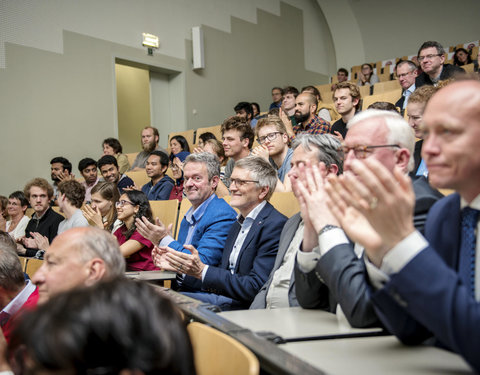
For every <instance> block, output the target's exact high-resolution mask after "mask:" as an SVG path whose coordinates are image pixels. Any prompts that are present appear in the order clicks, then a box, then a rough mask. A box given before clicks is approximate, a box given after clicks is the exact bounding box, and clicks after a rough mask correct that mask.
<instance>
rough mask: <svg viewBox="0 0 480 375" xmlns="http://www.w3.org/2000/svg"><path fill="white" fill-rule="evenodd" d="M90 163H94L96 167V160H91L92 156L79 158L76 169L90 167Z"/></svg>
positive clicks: (80, 169) (81, 169)
mask: <svg viewBox="0 0 480 375" xmlns="http://www.w3.org/2000/svg"><path fill="white" fill-rule="evenodd" d="M91 165H94V166H95V168H96V167H97V162H96V161H95V160H93V159H92V158H85V159H82V160H80V162H79V163H78V170H79V171H80V172H83V170H84V169H85V168H88V167H90V166H91Z"/></svg>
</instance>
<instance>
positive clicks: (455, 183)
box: [337, 80, 480, 371]
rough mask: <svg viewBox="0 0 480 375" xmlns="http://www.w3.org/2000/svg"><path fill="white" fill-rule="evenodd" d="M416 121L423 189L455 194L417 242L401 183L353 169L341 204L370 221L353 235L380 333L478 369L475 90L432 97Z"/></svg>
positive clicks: (361, 166) (478, 92)
mask: <svg viewBox="0 0 480 375" xmlns="http://www.w3.org/2000/svg"><path fill="white" fill-rule="evenodd" d="M423 119H424V124H425V133H426V136H425V140H424V145H423V149H422V156H423V158H424V160H425V162H426V164H427V167H428V170H429V178H430V181H431V182H432V184H434V185H436V186H438V187H441V188H450V189H455V190H456V191H457V193H455V194H453V195H450V196H448V197H446V198H444V199H442V200H440V201H439V202H438V203H436V204H435V205H434V206H433V207H432V209H431V211H430V214H429V216H428V219H427V223H426V227H425V238H424V237H422V236H421V235H420V234H419V233H418V232H417V231H415V229H414V227H413V224H412V206H413V193H412V190H411V187H410V186H409V184H408V183H407V181H408V180H406V178H405V177H404V176H402V175H400V174H398V173H396V174H395V175H394V176H392V175H391V174H389V173H387V172H386V171H385V170H384V169H382V167H381V165H378V164H375V163H374V162H371V161H367V162H365V163H360V162H358V163H356V164H355V165H353V166H352V167H353V171H354V172H355V173H356V174H357V175H358V176H359V178H360V179H359V180H358V182H359V183H358V184H357V183H355V188H354V189H352V190H353V195H355V199H354V200H352V199H350V198H348V194H347V195H346V198H345V201H346V202H348V204H349V205H351V206H353V207H354V208H355V209H356V210H358V212H360V213H361V214H363V217H365V218H367V219H368V222H369V223H370V229H371V230H367V229H366V227H365V226H364V230H358V231H356V234H355V235H356V236H357V240H358V241H359V242H362V243H363V244H364V245H365V249H366V253H367V255H368V259H369V262H367V270H368V273H369V277H370V281H371V282H372V284H373V286H374V287H375V289H376V292H375V293H374V294H373V296H372V300H373V303H374V306H375V309H376V312H377V314H378V316H379V317H380V319H381V320H382V322H383V323H384V324H385V326H386V327H387V328H388V329H389V330H390V331H391V332H393V333H394V334H395V335H396V336H397V337H399V338H400V339H401V340H402V341H403V342H404V343H408V344H415V343H420V342H422V341H424V340H425V339H426V338H429V337H432V336H434V337H435V339H436V342H437V343H438V344H440V345H442V346H446V347H447V348H449V349H451V350H453V351H455V352H457V353H459V354H460V355H462V356H463V357H464V358H465V359H466V360H467V361H468V362H469V363H470V365H471V366H472V367H473V368H474V369H475V370H476V371H480V356H479V355H478V353H479V352H480V303H479V302H478V301H479V299H480V272H479V270H478V266H476V265H478V264H479V263H478V258H479V256H478V255H479V254H478V253H479V246H478V238H477V237H478V235H479V231H478V210H479V209H480V184H479V183H478V181H479V178H480V82H479V81H473V80H471V81H468V80H465V81H459V82H455V83H452V84H450V85H448V86H447V87H445V88H443V89H441V90H440V91H439V92H438V93H436V94H435V95H434V96H433V97H432V99H431V100H430V102H429V103H428V104H427V107H426V110H425V113H424V116H423ZM361 181H364V182H361ZM380 181H381V182H380ZM337 187H338V186H337ZM338 188H339V189H340V190H342V191H344V192H345V191H346V190H345V189H342V188H340V187H338ZM364 188H366V190H364ZM337 191H338V190H337ZM360 191H361V192H360ZM357 194H359V195H357ZM338 207H340V205H339V206H338ZM338 212H339V213H340V215H339V216H340V217H342V209H341V208H339V211H338ZM345 213H346V211H343V214H345ZM357 229H358V226H357ZM373 229H374V232H372V230H373Z"/></svg>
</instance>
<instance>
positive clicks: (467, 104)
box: [422, 80, 480, 202]
mask: <svg viewBox="0 0 480 375" xmlns="http://www.w3.org/2000/svg"><path fill="white" fill-rule="evenodd" d="M423 126H424V143H423V148H422V157H423V158H424V160H425V162H426V164H427V168H428V171H429V179H430V182H431V183H432V184H433V185H434V186H436V187H438V188H449V189H455V190H457V191H458V192H459V193H460V195H461V196H462V197H463V198H464V199H466V200H467V201H468V202H470V201H471V200H472V199H473V198H475V197H476V196H477V195H478V194H480V185H479V184H478V178H480V82H479V81H474V80H465V81H458V82H454V83H452V84H450V85H448V86H446V87H444V88H443V89H441V90H440V91H438V92H437V93H436V94H435V95H434V96H433V97H432V99H430V101H429V102H428V104H427V107H426V108H425V112H424V114H423Z"/></svg>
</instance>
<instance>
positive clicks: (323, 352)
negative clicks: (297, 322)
mask: <svg viewBox="0 0 480 375" xmlns="http://www.w3.org/2000/svg"><path fill="white" fill-rule="evenodd" d="M278 347H279V348H280V349H282V350H285V351H287V352H289V353H290V354H293V355H295V356H297V357H299V358H300V359H302V360H304V361H306V362H307V363H309V364H311V365H312V366H314V367H317V368H318V369H320V370H322V371H325V372H326V373H327V374H332V375H335V374H368V375H374V374H389V375H391V374H402V375H404V374H408V375H415V374H422V375H424V374H432V375H433V374H442V375H446V374H457V375H458V374H472V373H473V372H472V370H471V369H470V368H469V366H468V364H467V363H466V362H465V361H464V360H463V359H462V358H461V357H460V356H458V355H456V354H453V353H451V352H448V351H445V350H442V349H438V348H434V347H428V346H414V347H408V346H404V345H402V344H401V343H400V342H399V341H398V340H397V339H396V338H395V337H393V336H382V337H362V338H349V339H345V340H317V341H304V342H295V343H287V344H283V345H279V346H278Z"/></svg>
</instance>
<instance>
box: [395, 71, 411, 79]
mask: <svg viewBox="0 0 480 375" xmlns="http://www.w3.org/2000/svg"><path fill="white" fill-rule="evenodd" d="M414 70H415V69H414ZM412 73H413V70H410V71H409V72H407V73H403V74H397V75H396V76H397V78H405V77H407V76H408V75H410V74H412Z"/></svg>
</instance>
